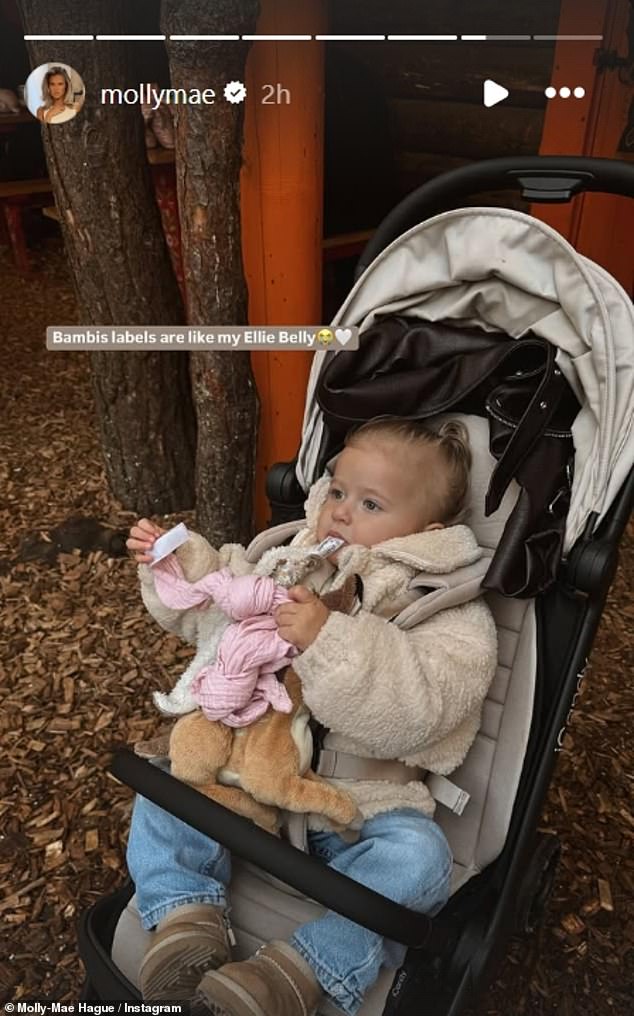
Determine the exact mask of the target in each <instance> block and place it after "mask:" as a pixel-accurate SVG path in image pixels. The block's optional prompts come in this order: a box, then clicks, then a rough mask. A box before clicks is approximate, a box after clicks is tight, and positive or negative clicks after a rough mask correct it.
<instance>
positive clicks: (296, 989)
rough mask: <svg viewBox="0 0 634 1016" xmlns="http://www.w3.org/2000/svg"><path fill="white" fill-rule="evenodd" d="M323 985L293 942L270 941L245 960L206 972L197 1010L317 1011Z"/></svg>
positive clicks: (253, 1013)
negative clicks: (290, 943) (294, 947)
mask: <svg viewBox="0 0 634 1016" xmlns="http://www.w3.org/2000/svg"><path fill="white" fill-rule="evenodd" d="M322 997H323V991H322V988H321V985H320V984H319V982H318V981H317V978H316V977H315V975H314V973H313V971H312V969H311V968H310V966H309V965H308V963H306V961H305V959H304V958H303V956H300V954H299V953H298V952H297V951H296V950H295V949H293V947H292V946H290V945H289V944H288V942H269V943H268V945H265V946H263V947H262V948H261V949H259V950H258V951H257V953H256V954H255V956H252V957H251V958H250V959H248V960H244V961H243V962H242V963H227V964H226V965H225V966H224V967H221V968H220V969H219V970H215V971H214V972H213V973H209V974H205V976H204V977H203V979H202V981H201V982H200V984H199V986H198V991H197V992H196V995H195V997H194V1001H193V1004H192V1009H191V1013H192V1016H202V1014H209V1013H211V1014H212V1016H313V1014H314V1013H315V1012H316V1009H317V1005H318V1003H319V1000H320V999H321V998H322Z"/></svg>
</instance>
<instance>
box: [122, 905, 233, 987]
mask: <svg viewBox="0 0 634 1016" xmlns="http://www.w3.org/2000/svg"><path fill="white" fill-rule="evenodd" d="M229 936H231V937H232V938H233V936H232V934H231V931H230V930H229V928H228V924H227V922H226V919H225V914H224V910H223V909H222V908H221V907H214V906H212V905H211V904H208V903H188V904H186V905H185V906H182V907H176V908H175V909H174V910H171V911H170V912H169V914H167V916H166V917H164V918H163V920H162V921H159V923H158V925H157V928H156V931H155V932H154V935H153V936H152V942H151V944H150V946H149V948H148V951H147V952H146V954H145V956H144V957H143V961H142V963H141V968H140V970H139V987H140V989H141V994H142V996H143V999H144V1000H147V1001H151V1000H152V999H155V1000H157V1001H160V1000H164V1001H166V1002H189V1001H190V1000H191V999H192V998H193V997H194V994H195V992H196V988H197V987H198V985H199V983H200V979H201V977H202V976H203V974H205V973H206V972H207V971H208V970H215V969H216V967H221V966H222V965H223V963H227V962H228V961H229V960H230V959H231V951H230V945H229Z"/></svg>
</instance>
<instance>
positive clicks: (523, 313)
mask: <svg viewBox="0 0 634 1016" xmlns="http://www.w3.org/2000/svg"><path fill="white" fill-rule="evenodd" d="M394 314H401V315H404V314H405V315H407V316H408V317H412V318H420V319H422V320H425V321H445V322H451V323H452V324H454V325H460V326H464V327H479V328H482V329H484V330H486V331H489V332H501V333H504V334H505V336H511V337H512V338H520V337H522V336H523V335H525V334H526V333H527V332H532V333H534V334H535V335H537V336H539V337H541V338H543V339H546V340H547V341H548V342H551V343H552V344H553V345H555V346H556V347H557V363H558V365H559V367H560V368H561V370H562V373H563V374H564V376H565V377H566V379H567V381H568V382H569V384H570V385H571V387H572V389H573V391H574V392H575V395H576V396H577V398H578V400H579V403H580V405H581V410H580V412H579V413H578V415H577V417H576V419H575V421H574V424H573V427H572V432H573V441H574V447H575V471H574V479H573V488H572V500H571V505H570V510H569V513H568V519H567V524H566V539H565V546H564V549H565V550H566V551H568V550H569V549H570V548H571V547H572V546H573V544H574V543H575V541H576V540H577V538H578V537H579V536H580V535H581V533H582V532H583V530H584V528H585V526H586V523H587V520H588V517H589V516H590V514H592V513H596V515H597V516H598V521H600V519H601V518H602V517H603V515H604V514H605V513H606V511H607V510H608V508H609V507H610V505H611V503H612V501H613V499H614V497H615V496H616V494H617V492H618V490H619V488H620V487H621V485H622V484H623V482H624V481H625V479H626V478H627V475H628V473H629V471H630V469H631V468H632V465H633V464H634V435H633V434H632V419H633V406H634V308H633V307H632V304H631V302H630V300H629V298H628V296H627V294H626V293H625V291H624V290H623V289H622V287H621V286H620V285H619V284H618V283H617V282H616V280H615V279H613V278H612V277H611V276H610V275H609V274H608V273H607V272H606V271H605V270H604V269H603V268H601V267H600V266H599V265H597V264H595V263H594V262H592V261H590V260H588V258H585V257H583V256H582V255H581V254H579V253H578V252H577V251H576V250H575V249H574V247H572V246H571V245H570V244H569V243H567V241H566V240H564V238H563V237H562V236H560V234H559V233H557V232H556V231H555V230H553V229H551V228H550V227H549V226H547V225H545V224H544V223H542V222H540V221H539V220H538V219H535V218H533V217H531V216H529V215H525V214H524V213H522V212H517V211H512V210H508V209H497V208H467V209H457V210H454V211H450V212H444V213H443V214H441V215H437V216H435V217H434V218H432V219H429V220H428V221H426V222H423V223H421V224H420V225H418V226H415V227H414V228H413V229H410V230H409V231H408V232H407V233H404V234H403V235H402V236H400V237H399V238H398V239H397V240H395V241H394V242H393V243H392V244H390V245H389V247H387V248H386V249H385V250H384V251H383V252H382V253H381V254H380V255H379V256H378V257H377V258H376V260H375V261H374V262H373V263H372V264H371V265H370V266H369V268H368V269H367V271H366V272H365V273H364V274H363V275H362V276H361V278H360V279H359V280H358V282H357V283H356V285H355V286H354V288H353V289H352V290H351V292H350V294H349V296H348V298H347V300H346V301H345V303H344V304H343V306H342V307H341V309H340V310H339V312H338V314H337V315H336V317H335V319H334V322H333V324H335V325H358V326H359V327H360V329H361V331H364V330H365V329H366V328H368V327H369V326H370V325H371V324H373V323H374V322H375V321H376V320H377V319H378V318H381V317H385V316H387V315H394ZM336 355H338V354H337V353H336V352H335V353H333V352H324V353H316V354H315V357H314V361H313V366H312V370H311V374H310V378H309V383H308V392H307V399H306V408H305V413H304V423H303V433H302V444H301V448H300V453H299V459H298V463H297V478H298V480H299V482H300V484H301V485H302V487H303V488H304V490H307V489H308V487H309V486H310V485H311V483H313V482H314V480H316V479H317V477H316V475H315V472H316V469H317V461H318V456H319V449H320V445H321V441H322V436H323V430H324V421H323V417H322V413H321V410H320V408H319V405H318V404H317V401H316V397H315V393H316V389H317V383H318V379H319V377H320V375H321V372H322V370H323V368H324V366H325V364H326V362H327V359H328V358H330V357H332V356H336Z"/></svg>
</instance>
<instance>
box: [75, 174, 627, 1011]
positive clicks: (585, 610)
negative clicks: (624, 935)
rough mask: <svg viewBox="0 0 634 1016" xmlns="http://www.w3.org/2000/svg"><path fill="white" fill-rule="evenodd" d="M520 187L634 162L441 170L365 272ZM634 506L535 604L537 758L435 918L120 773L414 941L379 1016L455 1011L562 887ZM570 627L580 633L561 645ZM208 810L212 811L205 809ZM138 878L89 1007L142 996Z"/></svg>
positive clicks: (130, 771) (116, 902) (101, 943)
mask: <svg viewBox="0 0 634 1016" xmlns="http://www.w3.org/2000/svg"><path fill="white" fill-rule="evenodd" d="M517 184H519V185H520V186H521V188H522V195H523V197H525V198H526V199H528V200H535V201H542V202H544V201H548V202H561V201H568V200H570V198H571V197H572V196H573V195H575V194H578V193H581V192H583V191H585V190H592V191H602V192H607V193H614V194H622V195H625V196H628V197H633V196H634V167H631V166H629V165H628V164H627V163H624V162H623V163H622V162H619V161H616V160H603V159H591V158H578V157H570V158H566V157H558V156H557V157H532V158H524V159H493V160H490V161H488V162H481V163H478V164H475V165H472V166H467V167H464V168H461V169H459V170H456V171H454V172H451V173H447V174H444V175H442V176H441V177H438V178H436V179H435V180H432V181H430V182H429V183H428V184H425V185H424V186H422V187H420V188H419V189H418V190H416V191H415V192H414V193H413V194H411V195H410V196H409V197H408V198H406V199H405V200H404V201H402V202H401V203H400V204H399V205H398V206H397V207H396V208H395V209H394V210H393V211H392V212H391V213H390V214H389V215H388V216H387V218H386V219H385V220H384V221H383V223H382V224H381V225H380V226H379V228H378V230H377V232H376V234H375V235H374V236H373V237H372V239H371V240H370V242H369V243H368V245H367V247H366V250H365V251H364V253H363V254H362V256H361V260H360V262H359V266H358V268H357V272H356V278H358V277H359V276H360V275H361V274H362V273H363V271H364V270H365V268H366V267H367V266H368V265H369V264H370V263H371V262H372V260H374V258H375V257H376V256H377V255H378V254H379V253H380V252H381V251H382V250H383V249H384V248H385V247H386V246H387V245H388V244H389V243H390V242H391V241H392V240H393V239H395V238H396V237H397V236H399V235H400V234H401V233H402V232H404V231H405V230H406V229H408V228H410V227H411V226H413V225H415V224H417V223H418V222H421V221H423V220H424V219H426V218H428V217H429V216H430V215H432V214H435V213H436V212H437V211H439V210H445V209H446V208H447V205H448V204H453V203H454V201H456V200H458V199H460V198H462V197H464V196H465V195H468V194H471V193H474V192H477V191H478V190H481V189H482V190H483V189H500V188H507V189H508V188H509V185H517ZM267 493H268V495H269V500H270V502H271V505H272V508H273V520H272V521H273V523H274V524H275V523H278V522H282V521H286V520H287V519H290V518H297V517H301V515H302V505H303V501H304V497H305V495H304V492H303V490H302V489H301V488H300V486H299V484H298V482H297V479H296V476H295V463H294V462H292V463H278V464H277V465H276V466H274V467H273V468H272V469H271V471H270V473H269V477H268V480H267ZM633 505H634V470H632V471H631V472H630V474H629V476H628V478H627V480H626V481H625V483H624V484H623V486H622V488H621V490H620V492H619V494H618V495H617V497H616V498H615V500H614V501H613V503H612V505H611V507H610V509H609V511H608V513H607V515H606V516H605V518H604V519H603V520H602V522H601V524H600V525H599V526H598V527H596V528H595V523H596V518H592V517H591V518H590V519H589V520H588V524H587V527H586V531H585V532H584V534H583V535H582V537H581V538H580V539H579V540H578V541H577V542H576V544H575V546H574V547H573V549H572V550H571V552H570V553H569V554H568V556H567V559H566V560H564V561H563V562H562V567H561V570H560V576H559V578H558V581H557V583H556V584H555V585H554V586H553V587H551V588H550V589H549V590H548V591H547V592H545V593H543V594H541V595H540V596H539V597H537V599H536V601H535V609H536V618H537V657H538V673H539V681H538V682H537V688H536V699H535V705H534V711H533V716H532V723H531V733H530V737H529V742H528V751H527V754H526V757H525V759H524V764H523V769H522V776H521V779H520V784H519V788H518V792H517V796H516V800H515V805H514V808H513V815H512V819H511V823H510V827H509V830H508V834H507V837H506V842H505V845H504V848H503V850H502V852H501V853H500V854H499V856H498V857H497V858H496V860H495V861H493V862H492V863H491V864H490V865H489V866H488V867H487V868H486V869H485V870H484V871H483V872H482V873H481V874H479V875H477V876H474V877H472V878H471V879H470V880H469V881H468V882H467V883H466V884H465V885H464V886H463V887H462V888H461V889H459V890H458V891H457V892H456V893H455V894H454V895H453V896H452V897H451V899H450V900H449V902H448V904H447V905H446V906H445V908H444V909H443V910H442V911H441V912H440V913H439V914H438V915H437V916H436V917H434V918H433V919H432V918H429V917H427V916H425V915H423V914H419V913H415V912H414V911H410V910H408V909H407V908H406V907H403V906H401V905H399V904H396V903H394V902H392V901H391V900H388V899H386V898H385V897H383V896H381V895H380V894H378V893H375V892H373V891H371V890H369V889H366V888H365V887H364V886H361V885H359V884H358V883H356V882H354V881H353V880H351V879H349V878H347V877H346V876H344V875H341V874H339V873H338V872H334V871H332V870H331V869H329V868H327V867H326V866H324V865H323V864H322V863H320V862H319V861H317V860H316V859H314V858H312V857H310V856H308V855H306V854H304V853H302V852H301V851H299V850H297V849H295V848H294V847H292V846H290V845H289V844H286V843H282V842H280V841H279V840H278V839H277V838H276V837H274V836H272V835H270V834H269V833H266V832H264V831H263V830H261V829H259V828H257V827H254V826H253V825H252V823H250V822H248V821H247V820H246V819H244V818H241V817H240V816H238V815H235V814H233V813H232V812H230V811H228V810H227V809H225V808H223V807H222V806H221V805H219V804H216V803H215V802H213V801H210V800H209V799H207V798H204V797H202V795H200V794H199V793H198V792H197V791H195V790H194V789H192V788H190V787H187V786H184V785H183V784H182V783H181V782H179V781H177V780H175V779H174V778H173V777H172V776H170V775H169V774H167V773H165V772H163V771H161V770H158V769H157V768H156V767H154V766H152V765H151V764H150V763H148V762H146V761H144V760H143V759H140V758H138V757H137V756H135V755H133V754H132V753H131V752H130V751H128V750H122V751H119V752H117V753H116V755H115V757H114V760H113V763H112V766H111V771H112V773H113V775H115V776H116V777H117V778H118V779H120V780H121V781H122V782H124V783H126V784H128V785H129V786H131V787H132V788H133V789H134V790H135V791H137V792H138V793H141V794H142V795H143V796H145V797H147V798H149V799H150V800H152V801H154V802H155V803H157V804H159V805H160V806H161V807H163V808H165V809H166V810H168V811H170V812H172V813H173V814H175V815H177V816H178V817H179V818H181V819H183V820H184V821H186V822H188V823H189V824H190V825H192V826H193V827H194V828H196V829H198V830H199V831H201V832H203V833H205V834H207V835H209V836H210V837H212V838H213V839H216V840H218V841H220V842H221V843H223V844H224V845H225V846H226V847H227V848H228V849H230V850H231V851H232V852H234V853H235V854H237V855H238V856H239V857H241V858H242V859H244V860H247V861H251V862H252V863H254V864H256V865H258V866H259V867H260V868H262V869H264V870H265V871H267V872H269V873H270V874H272V875H274V876H276V877H277V878H278V879H281V880H282V881H283V882H285V883H286V884H288V885H290V886H292V887H293V888H295V889H297V890H299V891H300V892H303V893H304V894H305V895H307V896H309V897H311V898H312V899H314V900H316V901H317V902H319V903H321V904H322V905H324V906H326V907H328V908H330V909H332V910H335V911H337V912H338V913H340V914H343V915H344V916H346V917H348V918H350V919H351V920H353V921H356V922H357V923H359V924H362V925H364V926H366V927H368V928H371V929H372V930H374V931H377V932H379V933H380V934H382V935H384V936H386V937H388V938H391V939H393V940H396V941H399V942H402V943H404V944H405V945H407V946H408V951H407V955H406V958H405V961H404V963H403V965H402V967H401V968H400V970H398V971H397V972H396V973H395V976H394V980H393V983H392V987H391V990H390V991H389V993H388V996H387V999H386V1002H385V1007H384V1010H383V1016H395V1014H398V1016H415V1014H416V1016H421V1014H422V1013H430V1014H432V1013H433V1014H434V1016H458V1014H459V1013H460V1012H462V1011H463V1009H464V1008H465V1007H466V1006H467V1005H469V1004H473V1003H474V1001H475V1000H476V998H477V997H478V996H479V995H480V994H481V993H482V991H483V990H484V989H485V987H486V986H487V984H489V983H490V981H491V980H492V977H493V974H494V971H495V968H496V966H497V965H498V963H499V960H500V958H501V956H502V955H503V954H504V951H505V940H506V938H507V937H508V935H509V934H512V933H513V932H514V931H520V932H521V931H527V932H529V931H532V930H533V929H534V927H535V925H536V923H537V922H538V921H539V918H540V916H541V913H542V911H543V908H544V905H545V903H546V900H547V898H548V895H549V893H550V890H551V888H552V885H553V882H554V875H555V870H556V864H557V858H558V853H559V843H558V840H557V838H556V837H555V836H553V835H551V834H543V833H538V832H537V823H538V820H539V815H540V812H541V809H542V805H543V801H544V797H545V795H546V792H547V789H548V785H549V782H550V778H551V775H552V771H553V768H554V764H555V759H556V754H557V752H558V751H559V750H560V746H561V738H562V735H563V733H564V731H565V728H566V725H567V722H568V720H569V718H570V715H571V712H572V709H573V707H574V699H575V696H576V694H577V692H578V690H579V686H580V683H581V680H582V678H583V673H584V671H585V667H586V665H587V662H588V657H589V653H590V650H591V647H592V643H593V641H594V637H595V634H596V630H597V628H598V625H599V621H600V617H601V614H602V611H603V607H604V604H605V600H606V597H607V594H608V591H609V588H610V585H611V582H612V579H613V577H614V573H615V570H616V565H617V560H618V544H619V542H620V539H621V537H622V535H623V532H624V530H625V527H626V525H627V522H628V519H629V516H630V514H631V511H632V507H633ZM562 630H565V631H568V632H571V633H573V634H572V636H571V637H570V638H569V640H568V641H567V642H566V643H565V644H562V642H561V638H560V633H561V631H562ZM203 802H204V805H203ZM132 893H133V887H132V885H131V884H130V883H128V884H126V885H124V886H123V887H122V888H121V889H119V890H118V891H117V892H115V893H114V894H112V895H110V896H108V897H104V898H103V899H102V900H99V901H98V902H97V903H96V904H95V905H94V906H93V907H91V908H90V909H89V910H88V911H86V912H85V913H84V914H83V915H82V918H81V923H80V928H79V951H80V955H81V958H82V960H83V962H84V965H85V967H86V980H85V983H84V988H83V991H82V1000H84V1001H99V1000H109V1001H138V1000H139V998H140V996H139V993H138V991H137V990H136V988H135V987H134V986H133V985H132V984H131V983H130V982H129V981H128V980H127V979H126V978H125V977H124V976H123V975H122V974H121V972H120V971H119V970H118V968H117V967H116V965H115V964H114V963H113V961H112V960H111V958H110V948H111V945H112V939H113V935H114V930H115V927H116V924H117V921H118V919H119V916H120V914H121V912H122V910H123V909H124V907H125V906H126V904H127V902H128V900H129V899H130V897H131V895H132Z"/></svg>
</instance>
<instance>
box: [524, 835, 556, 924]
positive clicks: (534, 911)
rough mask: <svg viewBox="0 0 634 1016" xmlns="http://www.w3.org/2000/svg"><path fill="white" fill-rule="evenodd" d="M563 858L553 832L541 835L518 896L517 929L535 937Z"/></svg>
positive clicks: (538, 837)
mask: <svg viewBox="0 0 634 1016" xmlns="http://www.w3.org/2000/svg"><path fill="white" fill-rule="evenodd" d="M560 855H561V843H560V842H559V840H558V839H557V837H556V836H553V834H552V833H538V836H537V842H536V844H535V849H534V851H533V853H532V856H531V858H530V860H529V862H528V865H527V868H526V872H525V875H524V878H523V880H522V882H521V884H520V886H519V890H518V894H517V909H516V917H515V930H516V931H517V932H519V933H520V934H527V935H532V934H533V932H534V931H536V929H537V928H538V927H539V925H540V924H541V921H542V918H543V916H544V910H545V908H546V904H547V903H548V900H549V898H550V894H551V893H552V890H553V886H554V884H555V875H556V873H557V864H558V863H559V857H560Z"/></svg>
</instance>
